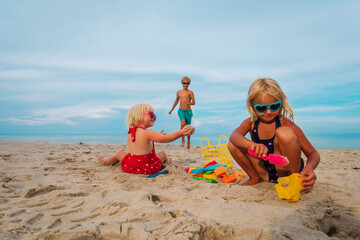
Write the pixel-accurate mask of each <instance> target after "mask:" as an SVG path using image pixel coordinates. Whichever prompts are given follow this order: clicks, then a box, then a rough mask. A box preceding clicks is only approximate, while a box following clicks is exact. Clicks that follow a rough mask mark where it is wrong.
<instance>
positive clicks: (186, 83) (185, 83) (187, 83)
mask: <svg viewBox="0 0 360 240" xmlns="http://www.w3.org/2000/svg"><path fill="white" fill-rule="evenodd" d="M182 84H184V85H190V83H189V82H182Z"/></svg>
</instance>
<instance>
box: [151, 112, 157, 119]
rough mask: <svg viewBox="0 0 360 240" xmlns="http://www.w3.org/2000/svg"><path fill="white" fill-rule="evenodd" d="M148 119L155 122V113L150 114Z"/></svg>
mask: <svg viewBox="0 0 360 240" xmlns="http://www.w3.org/2000/svg"><path fill="white" fill-rule="evenodd" d="M150 117H151V118H152V119H154V121H155V120H156V115H155V113H153V112H150Z"/></svg>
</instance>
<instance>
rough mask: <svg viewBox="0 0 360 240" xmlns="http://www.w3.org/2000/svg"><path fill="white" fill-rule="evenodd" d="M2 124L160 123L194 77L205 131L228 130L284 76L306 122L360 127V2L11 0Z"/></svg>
mask: <svg viewBox="0 0 360 240" xmlns="http://www.w3.org/2000/svg"><path fill="white" fill-rule="evenodd" d="M0 6H1V7H0V33H1V34H0V53H1V54H0V107H1V113H0V134H23V133H25V134H36V133H50V134H52V133H54V134H59V133H75V134H84V133H89V134H111V133H113V134H117V133H119V134H123V133H125V132H126V126H125V117H126V113H127V110H128V109H129V107H130V106H131V105H134V104H136V103H141V102H147V103H150V104H151V105H153V106H154V107H155V109H156V113H157V116H158V120H157V122H156V124H155V126H154V129H155V130H159V131H160V130H162V129H164V130H165V132H172V131H175V130H177V129H178V128H179V120H178V117H177V115H176V112H174V113H173V114H172V115H170V116H169V115H168V111H169V110H170V109H171V107H172V104H173V103H174V100H175V94H176V91H177V90H179V89H180V88H181V85H180V79H181V78H182V77H183V76H185V75H188V76H190V77H191V79H192V84H191V85H190V89H191V90H193V91H194V93H195V99H196V105H195V106H194V108H193V111H194V118H193V125H194V126H196V127H197V131H196V134H198V135H199V136H200V135H201V136H202V135H204V136H206V135H207V134H225V135H229V134H230V133H231V132H232V130H233V129H234V128H235V127H237V126H238V125H239V124H240V123H241V122H242V121H243V120H244V119H245V118H247V117H248V113H247V111H246V108H245V100H246V94H247V90H248V88H249V86H250V84H251V82H252V81H253V80H254V79H256V78H258V77H271V78H274V79H276V80H277V81H278V82H279V83H280V84H281V86H282V88H283V90H284V91H285V93H286V94H287V96H288V99H289V102H290V104H291V106H292V107H293V110H294V113H295V117H294V119H295V123H297V124H298V125H299V126H300V127H301V128H302V129H303V130H304V132H305V133H307V134H308V133H326V132H331V133H356V134H360V124H359V123H360V113H359V110H360V91H359V90H360V81H359V79H360V32H359V27H360V14H359V9H360V2H359V1H265V0H264V1H193V0H192V1H111V0H108V1H100V0H99V1H94V0H88V1H82V0H78V1H66V0H61V1H60V0H59V1H43V0H42V1H36V0H33V1H21V0H16V1H6V0H0Z"/></svg>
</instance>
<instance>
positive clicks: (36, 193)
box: [25, 185, 60, 198]
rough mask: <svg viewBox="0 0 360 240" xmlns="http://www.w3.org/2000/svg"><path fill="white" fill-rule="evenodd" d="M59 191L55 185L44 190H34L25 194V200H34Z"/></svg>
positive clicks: (43, 188)
mask: <svg viewBox="0 0 360 240" xmlns="http://www.w3.org/2000/svg"><path fill="white" fill-rule="evenodd" d="M57 189H60V188H59V187H57V186H54V185H49V186H47V187H42V188H32V189H30V190H29V191H28V192H27V193H26V194H25V198H32V197H35V196H37V195H42V194H46V193H49V192H51V191H54V190H57Z"/></svg>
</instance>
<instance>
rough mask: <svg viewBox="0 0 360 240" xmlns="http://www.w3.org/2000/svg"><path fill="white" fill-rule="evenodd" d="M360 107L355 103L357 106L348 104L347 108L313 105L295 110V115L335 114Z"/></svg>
mask: <svg viewBox="0 0 360 240" xmlns="http://www.w3.org/2000/svg"><path fill="white" fill-rule="evenodd" d="M359 107H360V105H359V104H358V103H357V102H355V104H348V105H346V106H336V105H335V106H334V105H313V106H308V107H302V108H295V109H294V112H295V113H312V112H315V113H320V112H335V111H345V110H354V109H357V108H359Z"/></svg>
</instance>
